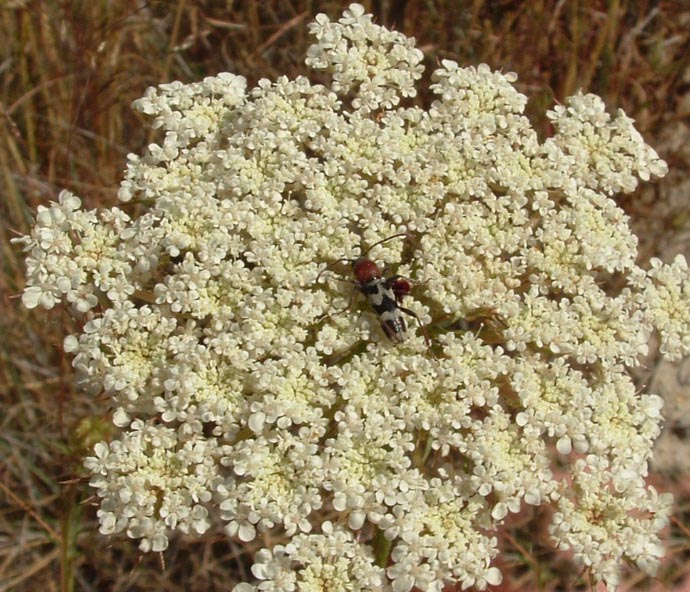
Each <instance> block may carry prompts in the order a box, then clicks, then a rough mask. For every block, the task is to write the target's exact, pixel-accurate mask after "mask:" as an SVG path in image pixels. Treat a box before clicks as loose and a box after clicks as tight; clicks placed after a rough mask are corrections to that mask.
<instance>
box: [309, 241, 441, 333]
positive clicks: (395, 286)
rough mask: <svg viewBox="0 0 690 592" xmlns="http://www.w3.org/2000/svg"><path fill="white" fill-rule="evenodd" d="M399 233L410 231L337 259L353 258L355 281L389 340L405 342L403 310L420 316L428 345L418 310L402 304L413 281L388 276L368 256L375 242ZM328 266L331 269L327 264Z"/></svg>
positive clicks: (420, 324) (408, 313) (405, 325)
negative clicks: (350, 256)
mask: <svg viewBox="0 0 690 592" xmlns="http://www.w3.org/2000/svg"><path fill="white" fill-rule="evenodd" d="M400 236H405V237H407V236H408V235H407V233H400V234H395V235H393V236H389V237H388V238H386V239H383V240H381V241H379V242H378V243H375V244H374V245H372V246H371V247H369V248H368V249H367V250H366V251H365V252H364V253H363V254H362V256H361V257H359V258H357V259H339V260H338V261H350V262H351V263H352V272H353V275H354V276H355V282H354V283H355V285H356V286H357V288H358V289H359V291H360V292H361V293H362V294H363V295H364V296H365V297H366V299H367V302H369V305H370V306H371V308H372V310H373V311H374V312H375V313H376V316H377V317H378V318H379V322H380V323H381V328H382V329H383V332H384V333H385V334H386V337H388V339H390V341H392V342H393V343H402V342H403V341H404V340H405V332H406V330H407V323H406V322H405V319H404V318H403V313H404V314H406V315H409V316H411V317H414V318H415V319H417V322H418V323H419V326H420V328H421V329H422V332H423V333H424V340H425V341H426V343H427V346H429V345H430V341H429V337H428V335H427V332H426V330H425V327H424V325H423V324H422V322H421V320H420V319H419V316H418V315H417V313H415V312H414V311H412V310H410V309H409V308H405V307H403V306H401V303H402V299H403V297H405V296H407V295H408V294H409V293H410V290H411V286H410V282H409V281H408V280H407V279H405V278H404V277H403V276H400V275H394V276H392V277H388V278H386V277H384V276H383V272H382V271H381V269H380V268H379V266H378V265H377V264H376V263H374V261H372V260H371V259H369V258H367V257H366V256H365V255H366V254H367V253H368V252H369V251H370V250H371V249H373V248H374V247H375V246H376V245H379V244H381V243H383V242H386V241H388V240H390V239H392V238H396V237H400ZM336 263H337V262H336ZM329 267H330V266H329ZM326 269H328V267H327V268H326ZM323 271H325V269H324V270H322V273H323ZM319 275H321V273H319ZM317 280H318V277H317ZM348 308H349V306H348Z"/></svg>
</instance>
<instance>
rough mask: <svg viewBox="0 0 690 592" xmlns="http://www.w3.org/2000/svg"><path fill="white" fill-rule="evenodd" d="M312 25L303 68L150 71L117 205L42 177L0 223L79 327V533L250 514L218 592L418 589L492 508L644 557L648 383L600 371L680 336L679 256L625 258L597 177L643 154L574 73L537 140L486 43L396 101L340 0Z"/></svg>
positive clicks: (476, 561) (484, 555)
mask: <svg viewBox="0 0 690 592" xmlns="http://www.w3.org/2000/svg"><path fill="white" fill-rule="evenodd" d="M311 31H312V33H313V34H314V36H315V37H316V43H315V44H314V45H313V46H312V47H311V48H310V50H309V52H308V57H307V65H308V66H310V67H311V68H312V69H314V70H319V71H321V73H320V76H323V75H324V73H325V74H327V75H330V82H329V83H328V84H326V85H320V84H314V83H312V82H310V80H309V79H308V78H306V77H300V78H297V79H295V80H288V79H287V78H285V77H281V78H279V79H278V80H277V81H275V82H271V81H268V80H261V81H260V82H259V84H258V86H257V87H256V88H253V89H249V90H248V89H247V88H246V83H245V81H244V79H242V78H241V77H239V76H233V75H231V74H221V75H219V76H217V77H213V78H207V79H205V80H203V81H202V82H199V83H195V84H189V85H183V84H181V83H172V84H166V85H161V86H160V87H158V88H152V89H149V90H148V91H147V92H146V95H145V97H144V98H142V99H140V100H138V101H136V103H135V107H136V108H137V109H139V110H140V111H142V112H144V113H146V114H148V115H151V116H152V117H153V118H154V126H155V127H158V128H161V129H162V131H163V134H164V137H163V140H162V143H161V144H160V145H152V146H150V148H149V150H148V152H147V154H145V155H144V156H141V157H139V156H135V155H130V157H129V160H128V165H127V171H126V173H125V179H124V181H123V182H122V186H121V188H120V192H119V198H120V200H121V202H122V209H118V208H112V209H110V210H102V211H98V212H97V211H83V210H82V209H81V206H80V200H79V199H78V198H77V197H76V196H74V195H72V194H71V193H69V192H66V191H65V192H62V193H61V194H60V197H59V201H58V202H57V203H53V204H51V205H49V206H47V207H41V208H40V209H39V212H38V215H37V220H36V224H35V226H34V228H33V230H32V232H31V234H30V235H28V236H25V237H23V238H21V239H19V242H20V243H22V244H23V245H24V247H25V249H26V251H27V268H28V269H27V278H28V280H27V287H26V290H25V293H24V298H23V301H24V304H25V305H26V306H28V307H30V308H33V307H35V306H39V305H40V306H42V307H44V308H47V309H50V308H52V307H53V306H54V305H55V304H56V303H57V302H59V301H60V300H61V299H64V300H66V301H67V302H69V303H70V304H71V306H72V310H73V312H74V314H75V315H78V316H80V317H82V318H83V319H84V326H83V332H82V333H81V334H80V335H74V336H69V337H67V338H66V340H65V348H66V350H67V351H69V352H71V353H73V354H74V365H75V367H76V368H77V370H78V373H79V377H80V381H81V385H82V386H83V387H84V388H86V389H89V390H91V391H94V392H105V393H107V394H108V395H109V396H110V397H111V401H112V405H113V411H114V421H115V423H116V424H117V425H118V426H120V427H121V428H122V431H121V435H120V436H119V438H118V439H116V440H114V441H113V442H111V443H109V444H106V443H100V444H98V445H97V446H96V449H95V456H93V457H90V458H88V459H87V461H86V467H87V468H88V469H89V471H90V472H91V474H92V479H91V484H92V486H93V487H95V488H96V491H97V493H98V495H99V496H100V498H101V507H100V510H99V518H100V521H101V531H102V532H104V533H106V534H111V533H116V532H121V531H126V532H127V534H128V535H129V536H131V537H133V538H138V539H141V548H142V549H143V550H147V551H148V550H154V551H160V550H163V549H165V548H166V546H167V544H168V541H169V536H170V535H171V533H172V532H173V531H180V532H183V533H197V534H201V533H204V532H205V531H207V530H208V529H209V528H211V527H216V528H217V527H218V526H219V525H222V526H223V527H224V528H225V532H226V533H227V535H228V536H230V537H233V538H237V539H239V540H240V541H245V542H248V541H252V540H254V539H255V538H257V534H258V533H263V532H266V531H268V530H270V529H273V531H274V533H273V535H272V536H271V537H266V538H264V539H263V540H265V541H269V540H271V541H273V542H274V543H275V544H274V545H273V547H272V548H267V549H263V550H261V551H259V552H258V553H257V556H256V563H255V564H254V567H253V569H252V573H253V575H254V577H255V578H256V582H255V583H250V582H246V583H242V584H239V585H238V586H237V588H236V590H237V591H238V592H239V591H242V592H245V591H250V590H285V591H288V590H305V591H307V590H393V591H395V592H407V591H409V590H411V589H412V588H413V587H416V588H417V589H420V590H427V591H439V592H440V591H441V590H442V589H443V588H444V586H445V585H447V584H453V583H457V584H459V585H460V587H462V588H467V587H470V586H474V587H475V588H478V589H483V588H486V587H487V586H488V585H492V584H497V583H499V582H500V580H501V575H500V572H499V570H498V569H497V568H496V567H495V566H493V565H492V560H493V559H494V557H495V556H496V555H497V554H498V552H499V547H498V540H497V537H496V536H495V534H496V531H497V528H498V527H499V526H500V525H501V524H502V523H503V522H504V521H505V520H506V519H508V518H509V516H510V515H511V514H512V513H516V512H518V511H519V510H520V508H521V507H523V506H524V505H525V504H529V505H533V506H538V505H551V506H553V507H554V508H555V509H556V512H555V514H554V517H553V524H552V527H551V534H552V537H553V540H554V543H555V544H556V545H557V546H559V547H561V548H563V549H571V550H572V551H573V552H574V557H575V559H576V560H577V561H579V562H581V563H582V564H583V565H585V566H587V567H588V568H589V569H590V570H591V573H592V574H593V576H594V577H595V578H596V579H598V580H603V581H605V582H607V583H609V584H611V585H612V586H615V583H616V582H617V580H618V569H619V564H620V563H621V561H622V560H624V559H625V560H630V561H633V562H636V563H637V564H638V565H639V566H640V567H641V568H642V569H645V570H647V571H649V572H650V573H652V572H653V571H654V569H655V568H656V566H657V564H658V561H659V557H660V556H661V554H662V548H661V547H660V544H659V539H658V533H659V531H660V529H661V528H662V527H663V526H664V525H665V524H666V522H667V520H668V511H669V500H668V499H667V498H666V497H665V496H663V495H661V496H660V495H658V494H657V493H656V491H655V490H654V489H653V488H651V487H649V486H647V485H646V483H645V481H644V477H645V476H646V474H647V463H648V461H649V458H650V456H651V447H652V444H653V442H654V439H655V438H656V437H657V435H658V433H659V422H660V419H661V416H660V413H659V410H660V407H661V403H662V402H661V400H660V398H659V397H657V396H655V395H650V394H645V393H640V392H637V391H636V389H635V387H634V384H633V381H632V378H631V376H630V374H629V371H630V369H631V368H633V367H634V366H635V365H637V363H638V358H639V357H640V356H641V355H642V354H644V353H645V352H646V349H647V341H648V338H649V336H650V334H651V333H652V332H653V331H657V332H658V334H659V337H660V340H661V348H662V351H663V352H664V353H665V354H666V355H668V356H669V357H671V358H678V357H680V356H682V355H687V354H688V353H690V316H689V313H688V307H687V302H688V296H689V295H690V278H689V275H688V268H687V264H686V262H685V260H684V259H683V258H682V257H679V258H678V259H676V261H675V262H674V263H673V264H671V265H665V264H662V263H661V262H660V261H656V260H655V261H652V262H651V267H650V269H649V270H648V271H645V269H643V268H642V267H638V266H637V264H636V263H635V261H636V258H637V241H636V239H635V237H634V236H633V235H632V234H631V231H630V228H629V226H628V222H627V218H626V215H625V214H624V213H623V211H622V210H621V209H620V208H619V207H618V206H617V205H616V203H615V201H613V199H612V197H613V196H614V195H616V194H618V193H619V192H629V191H631V190H633V189H634V188H635V186H636V185H637V183H638V180H639V179H643V180H647V179H649V178H650V177H651V176H660V175H663V174H664V173H665V171H666V164H665V163H664V162H663V161H662V160H661V159H659V157H658V156H657V155H656V153H655V152H654V150H652V148H650V147H649V146H647V145H646V144H645V143H644V141H643V140H642V138H641V136H640V135H639V133H638V132H637V131H636V130H635V128H634V127H633V125H632V121H631V120H630V119H629V118H627V117H626V116H625V115H624V114H623V113H622V112H619V113H618V114H617V115H616V116H614V117H612V116H610V115H609V114H607V113H606V111H605V109H604V105H603V102H602V100H601V99H600V98H598V97H596V96H594V95H585V94H578V95H576V96H575V97H572V98H571V99H569V100H568V101H567V102H566V104H565V105H563V106H557V107H555V108H554V110H553V111H551V112H549V114H548V116H549V117H550V118H551V120H552V122H553V127H554V129H555V134H554V135H553V136H552V137H551V138H548V139H547V140H545V141H544V142H540V141H539V139H538V138H537V134H536V132H535V131H534V130H533V128H532V127H531V125H530V122H529V120H528V119H527V118H526V117H525V115H524V113H523V112H524V108H525V104H526V97H524V96H523V95H521V94H520V93H518V92H517V91H516V90H515V88H514V87H513V85H512V83H513V82H514V81H515V79H516V77H515V75H514V74H501V73H498V72H492V71H491V70H490V69H489V68H488V67H487V66H485V65H482V66H479V67H476V68H475V67H467V68H462V67H460V66H459V65H458V64H456V63H455V62H452V61H447V60H446V61H444V62H442V64H441V66H440V67H439V68H438V69H437V70H436V71H435V72H434V74H433V85H432V87H431V90H432V91H433V93H434V94H435V96H436V98H435V100H434V101H433V103H432V104H431V105H429V106H428V108H427V109H424V108H422V107H419V106H415V105H413V104H412V102H411V101H409V100H408V99H409V98H410V97H413V96H415V94H416V89H415V84H416V83H417V82H418V80H419V79H420V77H421V74H422V66H421V62H422V54H421V52H420V51H419V50H418V49H416V48H415V46H414V40H413V39H410V38H406V37H405V36H404V35H402V34H400V33H396V32H392V31H388V30H386V29H384V28H383V27H380V26H377V25H376V24H374V23H373V22H372V19H371V16H370V15H367V14H365V12H364V9H363V8H362V7H361V6H360V5H357V4H353V5H351V6H350V7H349V8H348V9H347V10H346V11H345V13H344V14H343V16H342V18H341V19H340V20H339V21H337V22H332V21H330V20H329V19H328V18H327V17H326V16H325V15H318V16H317V17H316V20H315V22H314V23H313V24H312V25H311ZM129 202H136V203H137V204H139V207H138V208H137V210H136V212H137V214H136V215H134V214H132V215H128V214H126V213H125V212H124V211H123V210H127V209H128V207H129ZM128 211H129V210H128ZM132 211H134V210H132ZM397 234H401V235H404V236H400V237H395V236H394V235H397ZM387 238H389V239H390V240H384V239H387ZM371 245H376V246H375V247H374V248H373V249H372V250H371V251H369V252H367V254H366V256H367V257H368V258H369V259H371V260H372V261H374V262H376V263H377V264H378V265H380V267H381V269H382V270H383V271H382V273H384V276H385V277H388V278H390V277H392V276H393V274H396V275H399V276H403V277H405V278H408V279H409V280H410V283H411V284H412V293H411V295H410V296H409V297H408V298H407V299H406V301H405V305H404V306H405V307H407V308H408V309H409V310H410V311H411V312H412V313H414V315H415V316H417V317H418V319H419V321H420V323H416V322H414V319H410V320H411V321H412V322H410V323H409V326H408V327H407V331H406V333H405V336H404V337H405V338H404V339H403V340H401V341H402V342H401V343H396V344H394V343H391V342H390V341H389V340H388V339H387V338H386V334H385V333H384V332H383V331H382V329H381V324H380V320H381V319H380V318H379V317H378V316H377V314H376V312H375V311H374V309H373V308H372V307H371V306H370V302H367V300H366V299H365V298H364V297H361V295H360V296H358V295H357V294H356V291H357V286H352V283H353V279H354V278H353V277H352V274H351V269H350V268H349V267H348V266H347V264H344V263H342V262H341V263H342V264H341V265H340V266H339V264H338V260H341V259H347V260H353V259H355V258H357V257H358V256H360V255H361V254H362V253H364V252H366V251H367V249H368V247H370V246H371ZM324 270H325V272H324ZM320 272H322V273H321V274H320ZM611 274H616V276H617V278H618V279H619V280H620V281H619V284H621V285H620V286H618V287H617V289H616V291H615V292H614V291H612V290H609V289H608V288H607V286H606V284H605V283H604V282H603V281H602V280H603V279H605V278H606V277H607V276H609V275H611ZM317 278H318V281H317ZM621 286H622V287H621ZM360 287H361V286H360ZM353 296H354V298H353ZM398 304H399V303H396V304H393V305H391V306H393V307H394V308H396V307H397V306H398ZM396 310H397V308H396ZM398 312H399V311H398ZM419 325H424V327H423V328H420V327H419ZM427 337H428V338H429V344H427V339H426V338H427ZM556 466H557V467H558V471H556V470H555V467H556Z"/></svg>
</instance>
